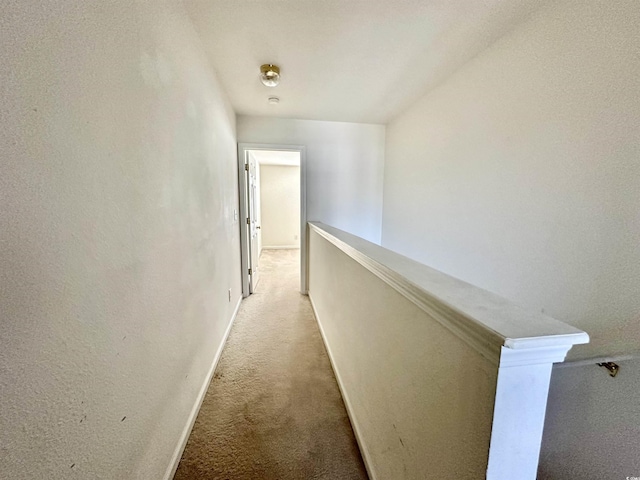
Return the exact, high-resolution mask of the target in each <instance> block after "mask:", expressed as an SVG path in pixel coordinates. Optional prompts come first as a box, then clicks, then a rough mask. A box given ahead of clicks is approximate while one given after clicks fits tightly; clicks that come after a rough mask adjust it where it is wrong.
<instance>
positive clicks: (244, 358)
mask: <svg viewBox="0 0 640 480" xmlns="http://www.w3.org/2000/svg"><path fill="white" fill-rule="evenodd" d="M298 257H299V251H298V250H265V251H264V252H263V254H262V257H261V259H260V266H261V272H262V276H261V279H260V282H259V284H258V288H257V291H256V293H254V294H253V295H251V296H250V297H248V298H247V299H245V300H244V301H243V302H242V305H241V307H240V312H239V313H238V317H237V318H236V322H235V324H234V326H233V328H232V330H231V334H230V335H229V339H228V341H227V344H226V346H225V348H224V351H223V353H222V357H221V359H220V362H219V364H218V368H217V370H216V372H215V375H214V378H213V380H212V382H211V386H210V387H209V391H208V392H207V395H206V397H205V400H204V403H203V405H202V408H201V410H200V413H199V415H198V418H197V420H196V423H195V426H194V428H193V431H192V433H191V436H190V437H189V442H188V443H187V447H186V449H185V451H184V454H183V456H182V460H181V461H180V465H179V467H178V470H177V472H176V475H175V479H176V480H186V479H198V480H208V479H221V480H236V479H237V480H241V479H260V480H271V479H273V480H275V479H278V480H287V479H296V480H298V479H299V480H306V479H332V480H339V479H366V478H367V474H366V471H365V469H364V465H363V463H362V459H361V457H360V452H359V450H358V446H357V444H356V441H355V438H354V435H353V431H352V429H351V424H350V423H349V419H348V417H347V413H346V411H345V408H344V404H343V402H342V397H341V396H340V391H339V389H338V385H337V383H336V380H335V377H334V375H333V371H332V370H331V365H330V363H329V358H328V357H327V353H326V351H325V348H324V345H323V343H322V337H321V336H320V332H319V330H318V326H317V323H316V320H315V318H314V316H313V311H312V309H311V305H310V303H309V299H308V298H307V297H306V296H304V295H301V294H300V293H299V284H298V278H299V277H298V275H299V273H298V272H299V263H298V262H299V259H298Z"/></svg>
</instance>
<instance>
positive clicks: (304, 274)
mask: <svg viewBox="0 0 640 480" xmlns="http://www.w3.org/2000/svg"><path fill="white" fill-rule="evenodd" d="M249 150H269V151H276V152H299V154H300V293H303V294H304V295H307V292H308V266H309V263H308V262H309V259H308V251H309V245H308V242H309V235H308V234H307V162H306V152H305V147H304V145H274V144H267V143H238V187H239V195H240V198H239V200H240V222H239V224H240V252H241V255H240V257H241V268H242V272H241V274H242V275H241V276H242V296H243V297H247V296H249V293H250V290H249V256H250V247H251V245H250V237H249V235H250V232H249V228H248V225H247V218H248V216H249V212H248V210H247V200H248V192H247V183H246V180H245V167H244V165H245V163H246V158H247V152H248V151H249Z"/></svg>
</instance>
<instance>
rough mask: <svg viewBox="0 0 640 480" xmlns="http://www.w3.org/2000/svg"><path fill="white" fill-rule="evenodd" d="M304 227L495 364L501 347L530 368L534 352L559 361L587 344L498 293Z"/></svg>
mask: <svg viewBox="0 0 640 480" xmlns="http://www.w3.org/2000/svg"><path fill="white" fill-rule="evenodd" d="M309 228H310V229H312V230H313V231H314V232H315V233H317V234H318V235H320V236H321V237H323V238H324V239H326V240H327V241H329V242H330V243H332V244H333V245H335V246H336V247H337V248H338V249H340V250H342V251H343V252H344V253H345V254H347V255H348V256H349V257H351V258H352V259H354V260H355V261H356V262H358V263H359V264H361V265H362V266H363V267H365V268H366V269H367V270H369V271H370V272H371V273H373V274H374V275H376V276H377V277H379V278H380V279H381V280H383V281H384V282H386V283H387V284H388V285H390V286H391V287H392V288H394V289H395V290H396V291H398V292H399V293H400V294H401V295H403V296H404V297H406V298H407V299H409V300H410V301H411V302H413V303H414V304H415V305H417V306H418V307H419V308H420V309H421V310H423V311H424V312H426V313H427V314H428V315H429V316H431V317H432V318H433V319H434V320H436V321H438V322H439V323H440V324H441V325H443V326H444V327H446V328H447V329H449V330H450V331H451V332H452V333H454V334H455V335H456V336H458V337H460V338H461V339H462V340H464V341H465V342H467V343H468V344H469V345H470V346H472V347H473V348H474V349H476V350H477V351H478V352H479V353H480V354H481V355H482V356H483V357H485V358H487V359H488V360H491V361H492V362H493V363H494V364H496V365H498V364H499V363H500V358H501V356H502V355H503V352H502V347H507V348H509V349H512V350H528V353H526V354H523V355H520V356H519V357H518V358H519V359H520V360H518V361H517V362H522V361H526V360H525V357H526V358H528V359H529V360H530V362H531V364H535V363H539V362H538V360H536V358H535V357H536V354H540V355H541V358H542V359H543V361H545V360H549V358H560V353H559V351H560V350H562V348H563V347H566V350H567V351H568V350H569V349H570V348H571V347H572V346H573V345H576V344H581V343H587V342H588V341H589V336H588V335H587V334H586V333H585V332H583V331H581V330H578V329H577V328H574V327H572V326H570V325H567V324H565V323H563V322H560V321H558V320H555V319H553V318H551V317H548V316H546V315H543V314H537V313H531V312H528V311H526V310H523V309H521V308H520V307H517V306H516V305H514V304H513V303H511V302H509V301H507V300H505V299H504V298H501V297H499V296H498V295H495V294H493V293H491V292H488V291H486V290H483V289H481V288H479V287H476V286H474V285H470V284H468V283H466V282H463V281H461V280H458V279H455V278H453V277H451V276H449V275H446V274H444V273H442V272H439V271H437V270H434V269H432V268H429V267H427V266H426V265H422V264H420V263H418V262H416V261H414V260H411V259H409V258H407V257H404V256H402V255H400V254H397V253H395V252H392V251H391V250H388V249H386V248H383V247H381V246H379V245H376V244H374V243H371V242H368V241H366V240H364V239H362V238H360V237H356V236H355V235H351V234H349V233H347V232H344V231H342V230H339V229H337V228H333V227H330V226H328V225H324V224H322V223H318V222H309ZM550 350H553V353H551V357H549V354H550ZM564 353H565V354H566V351H565V352H564ZM562 358H564V357H562ZM515 361H516V360H515V359H514V362H515ZM554 361H561V360H554ZM518 364H521V363H518Z"/></svg>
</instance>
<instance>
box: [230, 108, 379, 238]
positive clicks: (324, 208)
mask: <svg viewBox="0 0 640 480" xmlns="http://www.w3.org/2000/svg"><path fill="white" fill-rule="evenodd" d="M384 136H385V127H384V126H382V125H368V124H360V123H342V122H319V121H314V120H290V119H279V118H269V117H246V116H238V141H239V142H250V143H270V144H284V145H304V146H306V155H307V220H309V221H311V220H317V221H321V222H324V223H326V224H327V225H331V226H334V227H337V228H340V229H343V230H346V231H347V232H350V233H353V234H355V235H358V236H361V237H363V238H366V239H367V240H370V241H372V242H376V243H380V231H381V230H380V229H381V222H382V177H383V169H384Z"/></svg>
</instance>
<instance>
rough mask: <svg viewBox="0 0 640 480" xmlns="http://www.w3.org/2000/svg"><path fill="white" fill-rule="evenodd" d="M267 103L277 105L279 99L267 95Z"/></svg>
mask: <svg viewBox="0 0 640 480" xmlns="http://www.w3.org/2000/svg"><path fill="white" fill-rule="evenodd" d="M269 103H270V104H271V105H277V104H278V103H280V99H279V98H278V97H269Z"/></svg>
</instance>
